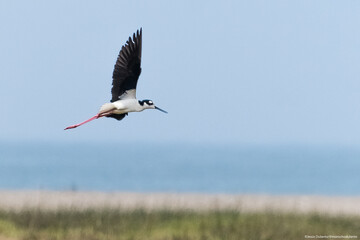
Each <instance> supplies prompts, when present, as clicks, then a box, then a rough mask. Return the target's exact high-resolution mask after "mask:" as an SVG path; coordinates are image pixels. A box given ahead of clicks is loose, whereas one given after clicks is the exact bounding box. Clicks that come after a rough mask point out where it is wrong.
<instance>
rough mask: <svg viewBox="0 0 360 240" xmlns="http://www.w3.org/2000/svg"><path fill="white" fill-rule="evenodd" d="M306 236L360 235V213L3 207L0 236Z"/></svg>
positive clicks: (30, 239)
mask: <svg viewBox="0 0 360 240" xmlns="http://www.w3.org/2000/svg"><path fill="white" fill-rule="evenodd" d="M305 235H359V237H360V217H346V216H336V217H335V216H327V215H319V214H289V213H275V212H270V211H269V212H262V213H243V212H235V211H210V212H193V211H165V210H163V211H150V212H149V211H145V210H135V211H121V210H110V209H103V210H85V211H78V210H58V211H45V210H35V209H33V210H23V211H20V212H17V211H0V240H12V239H23V240H35V239H54V240H55V239H71V240H77V239H88V240H96V239H99V240H100V239H109V240H112V239H133V240H136V239H146V240H153V239H156V240H171V239H173V240H182V239H184V240H205V239H209V240H215V239H219V240H220V239H221V240H231V239H234V240H235V239H236V240H239V239H246V240H251V239H256V240H262V239H264V240H265V239H277V240H280V239H287V240H288V239H305Z"/></svg>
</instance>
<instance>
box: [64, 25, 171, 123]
mask: <svg viewBox="0 0 360 240" xmlns="http://www.w3.org/2000/svg"><path fill="white" fill-rule="evenodd" d="M141 45H142V29H141V28H140V31H139V30H137V31H136V34H135V33H134V34H133V37H132V39H131V37H129V40H127V41H126V44H125V45H123V46H122V48H121V50H120V53H119V56H118V58H117V60H116V63H115V67H114V72H113V76H112V78H113V82H112V89H111V94H112V98H111V100H110V102H109V103H105V104H104V105H102V106H101V108H100V111H99V113H98V114H96V115H95V116H93V117H92V118H90V119H88V120H86V121H84V122H82V123H79V124H75V125H71V126H69V127H67V128H65V130H67V129H72V128H76V127H79V126H81V125H83V124H85V123H87V122H90V121H92V120H94V119H98V118H101V117H110V118H115V119H116V120H119V121H120V120H122V119H123V118H124V117H125V116H126V115H128V113H129V112H141V111H143V110H145V109H157V110H160V111H161V112H164V113H167V112H166V111H164V110H162V109H161V108H159V107H157V106H155V105H154V102H153V101H152V100H148V99H145V100H142V101H140V100H137V99H136V85H137V82H138V79H139V76H140V73H141Z"/></svg>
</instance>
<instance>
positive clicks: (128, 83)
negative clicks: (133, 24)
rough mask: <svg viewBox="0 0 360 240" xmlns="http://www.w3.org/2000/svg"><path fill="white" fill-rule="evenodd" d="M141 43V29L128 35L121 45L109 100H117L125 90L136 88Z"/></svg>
mask: <svg viewBox="0 0 360 240" xmlns="http://www.w3.org/2000/svg"><path fill="white" fill-rule="evenodd" d="M141 45H142V29H141V28H140V31H139V30H137V31H136V34H135V33H134V34H133V38H132V39H131V37H129V40H128V41H126V44H125V45H124V46H122V48H121V50H120V53H119V56H118V58H117V61H116V64H115V67H114V72H113V83H112V85H113V87H112V89H111V94H112V98H111V102H115V101H117V100H119V97H120V96H121V95H122V94H123V93H125V92H126V91H127V90H130V89H136V85H137V81H138V79H139V76H140V73H141Z"/></svg>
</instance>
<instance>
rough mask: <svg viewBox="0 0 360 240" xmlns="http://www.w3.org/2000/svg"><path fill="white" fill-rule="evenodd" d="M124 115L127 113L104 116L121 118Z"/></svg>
mask: <svg viewBox="0 0 360 240" xmlns="http://www.w3.org/2000/svg"><path fill="white" fill-rule="evenodd" d="M126 115H128V114H127V113H124V114H110V115H108V116H106V117H111V118H115V119H116V120H119V121H120V120H122V119H123V118H124V117H125V116H126Z"/></svg>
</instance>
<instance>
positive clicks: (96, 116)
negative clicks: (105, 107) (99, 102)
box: [64, 114, 102, 130]
mask: <svg viewBox="0 0 360 240" xmlns="http://www.w3.org/2000/svg"><path fill="white" fill-rule="evenodd" d="M100 117H102V116H100V115H99V114H97V115H95V116H93V117H92V118H89V119H88V120H86V121H84V122H82V123H78V124H75V125H71V126H69V127H67V128H65V129H64V130H68V129H73V128H77V127H78V126H81V125H83V124H85V123H88V122H90V121H92V120H94V119H98V118H100Z"/></svg>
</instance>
